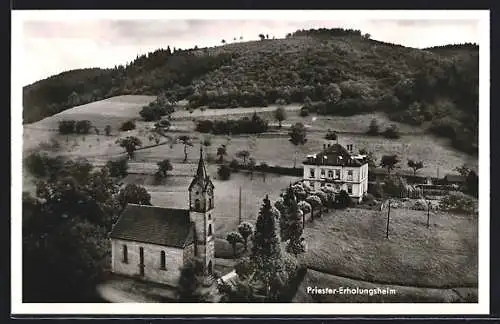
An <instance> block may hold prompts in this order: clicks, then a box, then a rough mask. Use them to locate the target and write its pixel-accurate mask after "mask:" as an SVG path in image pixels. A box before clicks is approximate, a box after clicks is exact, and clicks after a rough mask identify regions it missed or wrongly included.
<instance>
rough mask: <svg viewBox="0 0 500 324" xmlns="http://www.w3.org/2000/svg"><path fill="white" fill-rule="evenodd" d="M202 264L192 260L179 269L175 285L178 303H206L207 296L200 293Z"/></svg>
mask: <svg viewBox="0 0 500 324" xmlns="http://www.w3.org/2000/svg"><path fill="white" fill-rule="evenodd" d="M201 276H202V263H201V261H199V260H197V259H194V260H191V261H189V262H187V263H185V264H184V266H183V267H182V268H181V273H180V276H179V283H178V285H177V296H178V301H179V302H181V303H202V302H206V301H207V299H208V295H207V294H206V293H203V292H202V291H201V287H202V281H201Z"/></svg>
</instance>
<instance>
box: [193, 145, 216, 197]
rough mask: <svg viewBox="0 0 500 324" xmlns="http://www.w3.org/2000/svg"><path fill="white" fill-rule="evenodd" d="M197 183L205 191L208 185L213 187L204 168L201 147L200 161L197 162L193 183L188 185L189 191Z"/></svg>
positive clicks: (201, 147)
mask: <svg viewBox="0 0 500 324" xmlns="http://www.w3.org/2000/svg"><path fill="white" fill-rule="evenodd" d="M195 183H199V184H201V185H202V187H203V188H204V189H205V188H206V187H207V186H208V185H211V186H212V187H213V184H212V181H211V180H210V177H209V176H208V173H207V169H206V167H205V161H204V159H203V146H200V159H199V161H198V168H197V169H196V174H195V175H194V178H193V181H191V184H190V185H189V189H191V187H192V186H193V185H194V184H195Z"/></svg>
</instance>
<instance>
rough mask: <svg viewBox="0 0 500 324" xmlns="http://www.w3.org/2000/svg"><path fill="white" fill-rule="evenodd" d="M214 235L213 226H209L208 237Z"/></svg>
mask: <svg viewBox="0 0 500 324" xmlns="http://www.w3.org/2000/svg"><path fill="white" fill-rule="evenodd" d="M210 235H212V224H208V236H210Z"/></svg>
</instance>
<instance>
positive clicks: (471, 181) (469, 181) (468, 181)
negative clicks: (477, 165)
mask: <svg viewBox="0 0 500 324" xmlns="http://www.w3.org/2000/svg"><path fill="white" fill-rule="evenodd" d="M465 185H466V190H467V193H469V194H470V195H472V196H474V197H477V196H478V194H479V177H478V176H477V174H476V172H474V170H471V171H470V172H469V174H468V175H467V177H466V178H465Z"/></svg>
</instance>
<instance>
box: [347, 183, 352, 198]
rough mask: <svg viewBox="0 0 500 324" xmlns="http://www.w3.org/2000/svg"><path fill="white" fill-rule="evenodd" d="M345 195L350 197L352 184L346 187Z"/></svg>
mask: <svg viewBox="0 0 500 324" xmlns="http://www.w3.org/2000/svg"><path fill="white" fill-rule="evenodd" d="M347 193H348V194H350V195H352V184H348V185H347Z"/></svg>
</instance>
